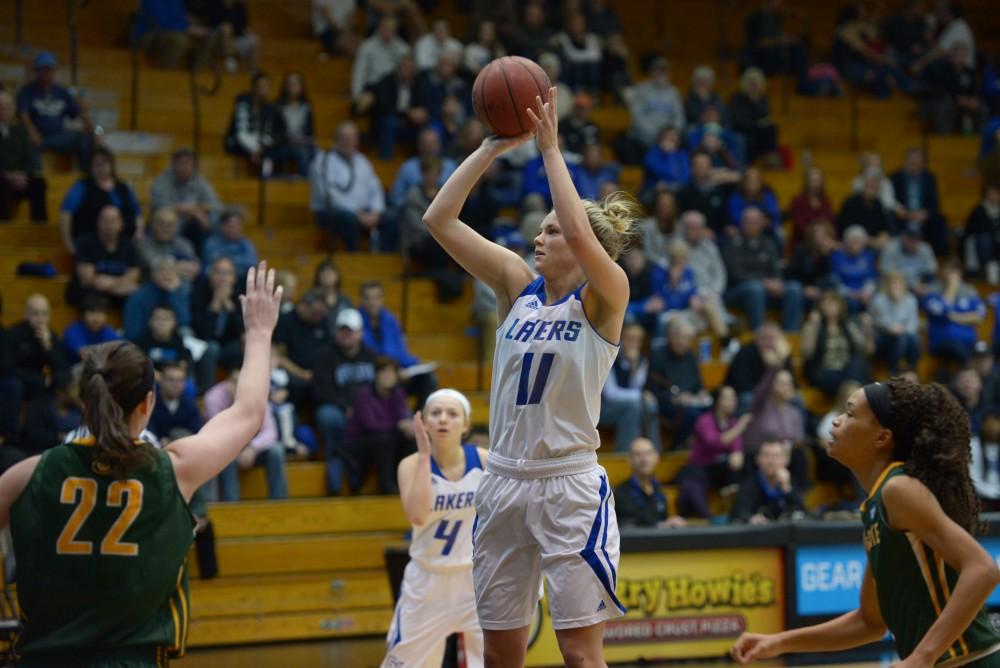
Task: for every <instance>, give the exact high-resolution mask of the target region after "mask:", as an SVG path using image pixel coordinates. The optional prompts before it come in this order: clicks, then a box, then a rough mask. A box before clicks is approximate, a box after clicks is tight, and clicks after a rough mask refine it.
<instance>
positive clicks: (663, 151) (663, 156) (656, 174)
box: [642, 126, 691, 202]
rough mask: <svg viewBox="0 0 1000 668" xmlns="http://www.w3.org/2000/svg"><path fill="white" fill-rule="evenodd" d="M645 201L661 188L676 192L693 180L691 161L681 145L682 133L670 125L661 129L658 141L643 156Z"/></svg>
mask: <svg viewBox="0 0 1000 668" xmlns="http://www.w3.org/2000/svg"><path fill="white" fill-rule="evenodd" d="M642 165H643V184H642V192H643V201H647V202H648V201H650V199H652V193H653V192H654V191H656V190H659V189H661V188H665V189H666V190H669V191H671V192H676V191H678V190H680V189H681V187H683V186H685V185H687V184H688V183H689V182H690V181H691V161H690V159H689V158H688V154H687V153H686V152H685V151H684V149H683V147H682V146H681V133H680V130H678V129H677V128H675V127H672V126H668V127H665V128H663V130H661V131H660V134H659V135H658V136H657V139H656V143H655V144H654V145H653V146H651V147H650V148H649V150H648V151H647V152H646V157H645V158H643V162H642Z"/></svg>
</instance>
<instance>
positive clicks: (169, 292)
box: [122, 257, 191, 341]
mask: <svg viewBox="0 0 1000 668" xmlns="http://www.w3.org/2000/svg"><path fill="white" fill-rule="evenodd" d="M160 305H165V306H168V307H169V308H170V310H171V311H172V312H173V313H174V315H175V316H176V317H177V326H178V327H189V326H190V325H191V288H190V286H189V285H188V284H186V283H184V282H183V281H181V277H180V274H179V273H178V271H177V263H176V262H174V260H173V258H169V257H166V258H160V259H158V260H157V261H156V264H154V265H153V268H152V271H151V274H150V280H149V281H147V282H145V283H143V284H142V285H140V286H139V289H138V290H136V291H135V292H133V293H132V294H131V295H129V298H128V299H127V300H125V312H124V314H123V316H122V333H123V334H124V335H125V338H126V339H129V340H132V341H134V340H135V339H137V338H138V337H139V336H140V335H141V334H142V331H143V328H144V327H145V326H146V323H147V322H148V321H149V317H150V315H151V314H152V312H153V309H154V308H155V307H157V306H160Z"/></svg>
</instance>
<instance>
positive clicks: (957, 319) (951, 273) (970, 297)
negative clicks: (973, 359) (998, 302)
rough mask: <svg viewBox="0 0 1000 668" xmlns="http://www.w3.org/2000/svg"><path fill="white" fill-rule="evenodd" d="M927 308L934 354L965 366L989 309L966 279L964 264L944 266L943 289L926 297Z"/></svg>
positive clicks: (955, 263) (931, 292)
mask: <svg viewBox="0 0 1000 668" xmlns="http://www.w3.org/2000/svg"><path fill="white" fill-rule="evenodd" d="M923 306H924V310H925V311H926V312H927V339H928V343H929V346H930V352H931V354H932V355H934V356H935V357H940V358H942V359H944V360H947V361H954V362H958V363H960V364H964V363H965V362H966V361H967V360H968V359H969V355H971V353H972V347H973V346H974V345H975V343H976V340H977V339H978V338H979V336H978V333H977V331H976V328H977V327H978V326H979V323H981V322H982V321H983V318H985V317H986V307H985V306H984V305H983V301H982V299H980V297H979V293H978V292H976V288H975V287H974V286H972V285H969V284H968V283H966V282H965V281H963V280H962V265H961V264H960V263H958V262H956V261H953V260H949V261H948V262H946V263H945V264H944V267H943V268H942V275H941V281H940V286H936V287H935V289H932V290H931V291H930V292H929V293H928V294H927V296H926V297H924V302H923Z"/></svg>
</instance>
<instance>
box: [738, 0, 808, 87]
mask: <svg viewBox="0 0 1000 668" xmlns="http://www.w3.org/2000/svg"><path fill="white" fill-rule="evenodd" d="M784 5H785V3H784V2H783V1H782V0H764V2H762V3H760V6H759V7H757V8H756V9H754V10H753V11H751V12H750V13H749V14H747V17H746V21H745V23H744V26H743V29H744V31H745V33H746V50H747V60H748V61H749V62H750V63H751V64H753V65H755V66H756V67H759V68H760V69H762V70H763V71H764V73H765V74H768V75H772V74H779V73H782V72H783V73H785V74H790V75H792V76H801V75H802V74H803V72H804V70H805V64H806V52H805V45H804V44H803V43H802V38H801V37H800V36H798V35H796V34H794V33H791V32H789V31H788V30H786V28H785V21H786V19H787V18H789V16H790V15H791V17H792V18H799V17H798V15H797V12H795V10H792V9H789V8H787V7H785V6H784Z"/></svg>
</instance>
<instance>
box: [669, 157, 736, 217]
mask: <svg viewBox="0 0 1000 668" xmlns="http://www.w3.org/2000/svg"><path fill="white" fill-rule="evenodd" d="M692 209H694V210H695V211H700V212H701V213H702V214H704V216H705V219H706V220H707V221H708V226H709V227H710V228H712V231H713V232H715V233H716V234H722V230H723V229H724V228H725V227H726V222H727V218H726V193H725V191H724V190H723V188H722V187H721V186H720V185H719V183H718V182H717V180H716V178H715V175H714V174H713V173H712V156H710V155H709V154H708V153H705V152H704V151H696V152H695V153H694V154H693V155H692V156H691V181H690V182H689V183H688V184H687V185H686V186H684V187H682V188H681V189H680V190H678V191H677V210H678V211H681V212H684V211H690V210H692Z"/></svg>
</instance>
